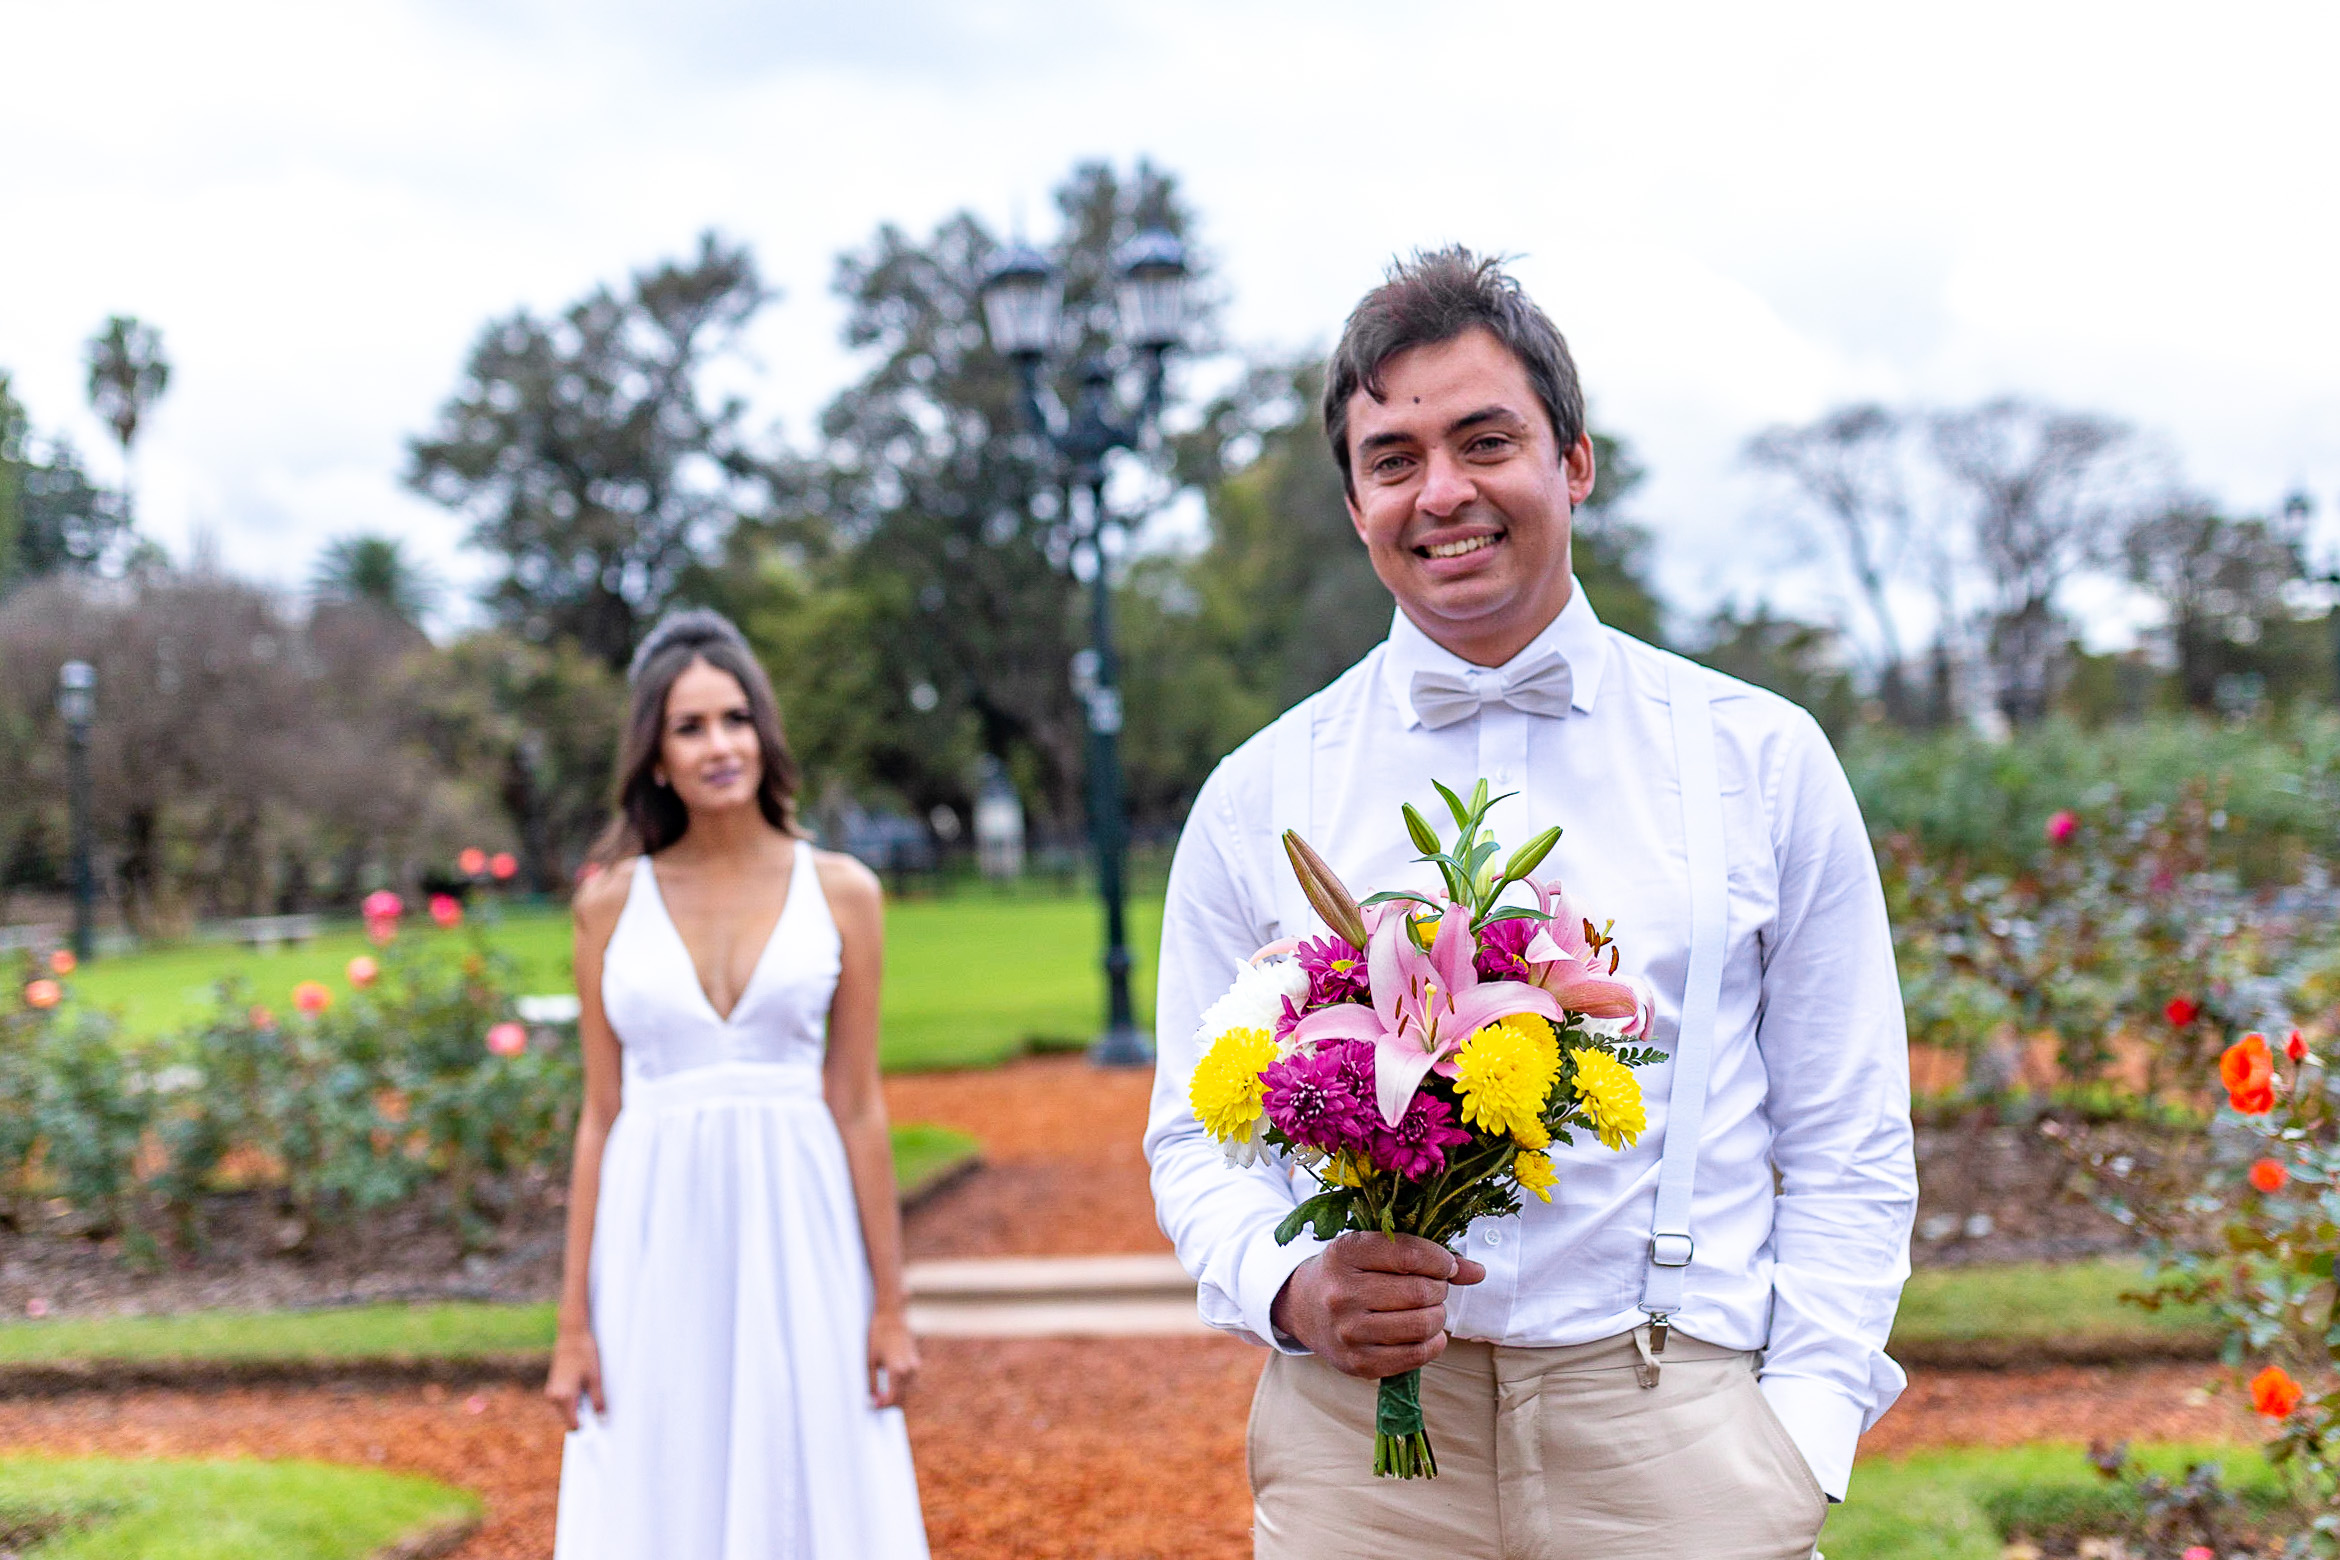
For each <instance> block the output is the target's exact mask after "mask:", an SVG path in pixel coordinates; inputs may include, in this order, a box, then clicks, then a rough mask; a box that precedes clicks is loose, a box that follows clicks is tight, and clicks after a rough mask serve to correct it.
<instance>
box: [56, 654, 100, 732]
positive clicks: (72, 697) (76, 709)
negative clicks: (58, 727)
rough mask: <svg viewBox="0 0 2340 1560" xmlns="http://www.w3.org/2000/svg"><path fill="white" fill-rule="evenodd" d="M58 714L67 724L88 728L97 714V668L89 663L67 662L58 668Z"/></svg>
mask: <svg viewBox="0 0 2340 1560" xmlns="http://www.w3.org/2000/svg"><path fill="white" fill-rule="evenodd" d="M57 713H58V714H60V715H62V716H64V717H65V721H66V724H68V725H72V726H86V725H88V724H89V722H90V719H91V718H92V717H93V716H95V715H96V714H97V668H96V667H94V666H92V665H90V664H89V663H88V662H87V661H67V662H66V663H65V664H64V665H63V666H60V667H59V668H57Z"/></svg>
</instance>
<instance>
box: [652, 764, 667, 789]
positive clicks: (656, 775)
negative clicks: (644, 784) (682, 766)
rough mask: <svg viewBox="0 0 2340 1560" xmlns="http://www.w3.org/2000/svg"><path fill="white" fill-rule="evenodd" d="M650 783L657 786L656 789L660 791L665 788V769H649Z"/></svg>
mask: <svg viewBox="0 0 2340 1560" xmlns="http://www.w3.org/2000/svg"><path fill="white" fill-rule="evenodd" d="M650 783H651V784H652V785H654V786H656V787H658V789H660V790H661V791H663V790H665V789H666V771H665V770H663V769H653V770H651V771H650Z"/></svg>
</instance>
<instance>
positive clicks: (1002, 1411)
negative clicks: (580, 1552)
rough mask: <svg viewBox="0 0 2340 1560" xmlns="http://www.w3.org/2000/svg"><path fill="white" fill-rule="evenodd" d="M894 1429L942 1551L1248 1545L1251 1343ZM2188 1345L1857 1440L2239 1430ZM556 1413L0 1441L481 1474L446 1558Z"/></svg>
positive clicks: (500, 1536)
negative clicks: (909, 1449) (477, 1507)
mask: <svg viewBox="0 0 2340 1560" xmlns="http://www.w3.org/2000/svg"><path fill="white" fill-rule="evenodd" d="M924 1347H925V1353H926V1361H927V1368H926V1374H925V1376H924V1377H923V1378H922V1379H921V1381H920V1383H919V1387H918V1389H917V1395H916V1398H915V1400H914V1401H913V1403H912V1405H911V1410H910V1433H911V1439H912V1442H913V1443H914V1445H915V1448H916V1452H917V1457H918V1476H919V1483H920V1486H921V1490H922V1493H923V1496H924V1501H925V1507H926V1521H927V1531H928V1533H929V1534H930V1536H931V1538H932V1541H933V1545H934V1552H935V1554H936V1556H937V1557H938V1560H1072V1557H1075V1556H1081V1557H1099V1556H1110V1557H1116V1560H1139V1557H1161V1560H1172V1557H1179V1560H1218V1557H1224V1560H1240V1557H1242V1556H1246V1555H1248V1554H1249V1553H1250V1503H1249V1496H1248V1494H1247V1493H1246V1490H1245V1486H1244V1472H1243V1426H1244V1419H1245V1416H1246V1414H1247V1413H1248V1411H1249V1408H1250V1401H1251V1386H1252V1382H1253V1381H1254V1380H1255V1379H1256V1378H1257V1376H1258V1372H1259V1355H1258V1354H1257V1353H1256V1352H1255V1351H1254V1350H1252V1349H1250V1348H1248V1347H1246V1346H1245V1345H1243V1344H1240V1343H1236V1342H1233V1341H1231V1340H1226V1339H1219V1338H1148V1339H1114V1340H1095V1341H1071V1340H1065V1341H1044V1340H1014V1341H988V1340H984V1341H978V1340H967V1339H935V1340H929V1341H928V1342H927V1343H926V1344H925V1346H924ZM2215 1380H2216V1372H2215V1371H2214V1370H2213V1369H2211V1368H2209V1367H2204V1366H2199V1365H2194V1366H2186V1365H2153V1366H2139V1367H2134V1368H2129V1369H2121V1368H2117V1367H2102V1368H2068V1369H2061V1370H2051V1371H2042V1372H2036V1373H1997V1372H1991V1373H1982V1372H1973V1373H1960V1372H1949V1371H1942V1372H1932V1373H1927V1374H1923V1375H1920V1376H1919V1377H1917V1378H1916V1379H1915V1380H1914V1381H1913V1382H1912V1384H1911V1387H1910V1390H1909V1392H1908V1394H1907V1395H1906V1396H1905V1397H1904V1398H1903V1399H1902V1401H1901V1403H1900V1405H1899V1406H1898V1407H1896V1408H1895V1409H1894V1410H1893V1412H1892V1413H1891V1414H1888V1415H1887V1416H1886V1418H1885V1420H1884V1422H1883V1423H1881V1424H1880V1425H1878V1427H1877V1428H1876V1429H1875V1430H1874V1431H1872V1432H1871V1433H1870V1434H1869V1436H1868V1438H1867V1439H1866V1440H1865V1441H1864V1442H1863V1447H1862V1449H1863V1451H1864V1452H1865V1453H1867V1454H1869V1455H1873V1456H1892V1455H1898V1454H1900V1453H1904V1452H1909V1451H1915V1450H1918V1449H1920V1448H1923V1447H1928V1446H1938V1445H1994V1446H1995V1445H2012V1444H2014V1443H2016V1442H2019V1441H2027V1440H2034V1439H2040V1438H2060V1439H2070V1440H2079V1441H2086V1440H2088V1439H2089V1438H2090V1437H2092V1436H2105V1437H2109V1438H2112V1439H2116V1440H2117V1439H2123V1438H2135V1439H2138V1440H2173V1439H2194V1440H2209V1439H2221V1438H2230V1437H2234V1438H2255V1437H2256V1436H2257V1434H2258V1433H2259V1432H2258V1431H2256V1430H2255V1429H2254V1428H2253V1426H2252V1424H2251V1423H2250V1420H2251V1415H2250V1414H2249V1412H2248V1410H2247V1408H2245V1407H2243V1406H2242V1405H2241V1404H2240V1403H2238V1402H2237V1400H2236V1398H2237V1395H2236V1394H2235V1393H2234V1392H2232V1391H2231V1390H2230V1391H2226V1392H2223V1393H2212V1392H2209V1391H2206V1390H2205V1388H2206V1386H2207V1385H2208V1384H2209V1383H2211V1382H2213V1381H2215ZM560 1439H561V1438H560V1432H559V1427H558V1425H557V1424H556V1422H555V1421H554V1418H553V1414H552V1410H551V1409H550V1408H549V1407H547V1406H546V1404H545V1403H544V1401H543V1399H541V1398H540V1397H538V1396H537V1395H536V1394H535V1393H534V1392H533V1391H530V1390H528V1389H526V1388H520V1387H488V1388H484V1389H481V1390H479V1391H477V1392H470V1393H465V1392H462V1391H450V1390H448V1389H446V1388H440V1387H421V1388H407V1389H401V1390H398V1391H394V1392H380V1393H358V1392H335V1391H330V1390H316V1389H309V1390H244V1391H231V1392H222V1393H204V1394H194V1393H183V1392H139V1393H125V1394H119V1395H101V1394H90V1395H85V1396H79V1397H67V1398H52V1399H46V1400H41V1401H17V1402H7V1403H0V1452H16V1451H28V1450H40V1451H44V1452H53V1453H68V1454H91V1455H115V1456H141V1457H145V1456H158V1457H221V1456H249V1457H314V1458H322V1459H324V1460H326V1461H330V1462H341V1463H354V1464H360V1465H372V1466H376V1467H385V1468H397V1469H404V1470H410V1471H413V1472H417V1473H424V1474H428V1475H430V1476H432V1477H434V1478H439V1479H444V1480H447V1481H448V1482H450V1483H453V1484H459V1485H462V1486H465V1487H466V1488H469V1489H472V1490H475V1491H477V1492H478V1493H479V1494H480V1495H481V1496H482V1497H483V1498H484V1499H485V1500H486V1502H487V1506H488V1516H487V1521H486V1522H485V1523H484V1524H483V1525H482V1527H481V1528H480V1530H479V1531H478V1532H477V1533H476V1534H475V1535H474V1536H473V1537H472V1538H471V1539H470V1540H469V1541H468V1542H467V1543H465V1544H464V1545H463V1546H462V1547H461V1548H460V1549H458V1550H457V1551H456V1552H455V1554H456V1557H457V1560H544V1557H545V1556H547V1555H549V1554H550V1553H551V1551H552V1530H553V1504H554V1491H555V1488H556V1484H557V1481H558V1479H559V1475H560Z"/></svg>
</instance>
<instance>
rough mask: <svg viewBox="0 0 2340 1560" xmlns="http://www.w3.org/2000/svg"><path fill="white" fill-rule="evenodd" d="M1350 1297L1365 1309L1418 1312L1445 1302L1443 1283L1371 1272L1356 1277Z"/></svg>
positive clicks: (1434, 1280)
mask: <svg viewBox="0 0 2340 1560" xmlns="http://www.w3.org/2000/svg"><path fill="white" fill-rule="evenodd" d="M1349 1293H1350V1297H1351V1299H1352V1300H1353V1301H1354V1302H1355V1303H1356V1304H1357V1305H1359V1306H1362V1307H1363V1308H1364V1309H1365V1310H1368V1311H1419V1310H1421V1309H1422V1308H1423V1307H1425V1306H1439V1305H1444V1304H1446V1285H1445V1284H1444V1283H1443V1282H1441V1281H1440V1280H1438V1279H1435V1278H1417V1277H1415V1276H1413V1275H1412V1274H1404V1275H1400V1274H1396V1273H1389V1274H1383V1273H1371V1274H1367V1275H1365V1276H1363V1277H1361V1278H1360V1279H1358V1280H1357V1282H1356V1284H1355V1286H1354V1287H1352V1288H1351V1289H1350V1291H1349Z"/></svg>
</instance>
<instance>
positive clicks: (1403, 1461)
mask: <svg viewBox="0 0 2340 1560" xmlns="http://www.w3.org/2000/svg"><path fill="white" fill-rule="evenodd" d="M1373 1472H1374V1475H1375V1476H1376V1477H1378V1478H1383V1479H1435V1478H1437V1477H1438V1459H1437V1457H1436V1456H1435V1455H1433V1454H1432V1452H1431V1450H1430V1432H1429V1430H1428V1429H1427V1428H1426V1427H1425V1426H1424V1425H1423V1422H1422V1373H1421V1372H1420V1371H1418V1370H1409V1371H1407V1372H1406V1373H1405V1374H1404V1375H1402V1376H1388V1377H1384V1378H1383V1380H1382V1382H1381V1388H1380V1391H1379V1393H1378V1394H1377V1395H1376V1396H1375V1399H1374V1405H1373Z"/></svg>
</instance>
